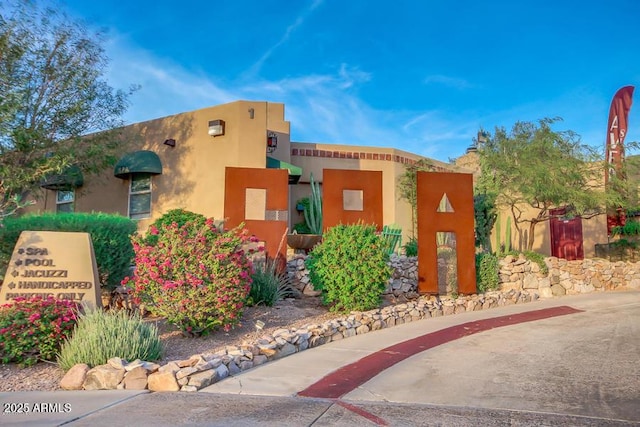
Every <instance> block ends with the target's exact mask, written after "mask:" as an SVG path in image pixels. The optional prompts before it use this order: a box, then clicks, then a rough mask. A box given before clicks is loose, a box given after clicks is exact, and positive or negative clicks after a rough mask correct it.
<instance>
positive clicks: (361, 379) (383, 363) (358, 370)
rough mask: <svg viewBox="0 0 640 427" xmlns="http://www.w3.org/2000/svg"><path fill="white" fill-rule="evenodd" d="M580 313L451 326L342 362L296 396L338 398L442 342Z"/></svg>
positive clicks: (568, 310)
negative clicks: (349, 361) (345, 362)
mask: <svg viewBox="0 0 640 427" xmlns="http://www.w3.org/2000/svg"><path fill="white" fill-rule="evenodd" d="M580 312H582V310H577V309H575V308H572V307H568V306H560V307H553V308H545V309H542V310H534V311H527V312H525V313H519V314H514V315H509V316H500V317H493V318H490V319H483V320H478V321H475V322H468V323H463V324H461V325H456V326H451V327H449V328H445V329H441V330H439V331H436V332H432V333H429V334H425V335H421V336H419V337H416V338H412V339H410V340H407V341H403V342H401V343H398V344H395V345H392V346H390V347H387V348H384V349H382V350H379V351H377V352H375V353H372V354H370V355H368V356H365V357H363V358H362V359H360V360H358V361H357V362H354V363H351V364H349V365H345V366H343V367H341V368H340V369H338V370H337V371H334V372H332V373H331V374H329V375H327V376H325V377H324V378H322V379H321V380H320V381H318V382H316V383H314V384H311V385H310V386H309V387H307V388H306V389H304V390H302V391H301V392H299V393H298V396H302V397H317V398H324V399H337V398H339V397H341V396H344V395H345V394H347V393H349V392H351V391H352V390H354V389H355V388H357V387H359V386H361V385H362V384H364V383H365V382H367V381H369V380H370V379H371V378H373V377H375V376H376V375H378V374H379V373H380V372H382V371H383V370H385V369H387V368H390V367H391V366H393V365H395V364H396V363H398V362H401V361H403V360H404V359H406V358H408V357H411V356H413V355H415V354H418V353H420V352H422V351H425V350H428V349H430V348H433V347H436V346H439V345H441V344H445V343H448V342H450V341H453V340H456V339H459V338H463V337H466V336H469V335H473V334H477V333H478V332H483V331H487V330H490V329H494V328H501V327H503V326H510V325H515V324H518V323H524V322H533V321H536V320H542V319H547V318H550V317H557V316H564V315H567V314H574V313H580Z"/></svg>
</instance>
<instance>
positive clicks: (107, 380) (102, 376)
mask: <svg viewBox="0 0 640 427" xmlns="http://www.w3.org/2000/svg"><path fill="white" fill-rule="evenodd" d="M124 373H125V370H124V368H120V369H118V368H114V367H113V366H112V365H110V364H105V365H100V366H96V367H95V368H93V369H89V371H88V372H87V376H86V378H85V380H84V385H83V388H84V389H85V390H113V389H116V388H117V386H118V384H120V381H122V379H123V378H124Z"/></svg>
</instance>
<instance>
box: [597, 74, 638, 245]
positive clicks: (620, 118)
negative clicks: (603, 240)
mask: <svg viewBox="0 0 640 427" xmlns="http://www.w3.org/2000/svg"><path fill="white" fill-rule="evenodd" d="M633 89H634V87H633V86H625V87H623V88H621V89H620V90H618V91H617V92H616V94H615V95H614V96H613V101H611V108H610V109H609V122H608V124H607V142H606V146H605V155H606V157H605V160H606V162H607V167H606V168H605V172H604V184H605V187H606V186H607V184H608V183H609V180H610V178H611V177H613V176H615V175H616V174H618V173H619V172H620V170H621V169H622V162H623V161H624V138H625V136H626V135H627V119H628V117H629V110H631V103H632V97H633ZM616 225H624V214H623V213H622V214H621V213H619V212H616V211H613V212H608V213H607V233H608V234H611V228H612V227H614V226H616Z"/></svg>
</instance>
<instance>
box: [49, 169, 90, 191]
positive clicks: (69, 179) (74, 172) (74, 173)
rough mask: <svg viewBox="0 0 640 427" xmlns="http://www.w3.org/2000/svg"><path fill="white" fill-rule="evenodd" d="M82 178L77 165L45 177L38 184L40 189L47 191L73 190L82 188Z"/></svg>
mask: <svg viewBox="0 0 640 427" xmlns="http://www.w3.org/2000/svg"><path fill="white" fill-rule="evenodd" d="M83 184H84V176H83V175H82V170H81V169H80V167H79V166H77V165H72V166H69V167H67V168H66V169H65V170H64V171H62V172H61V173H59V174H53V175H49V176H47V177H45V178H44V179H43V180H42V182H41V183H40V187H42V188H46V189H47V190H73V189H74V188H79V187H82V185H83Z"/></svg>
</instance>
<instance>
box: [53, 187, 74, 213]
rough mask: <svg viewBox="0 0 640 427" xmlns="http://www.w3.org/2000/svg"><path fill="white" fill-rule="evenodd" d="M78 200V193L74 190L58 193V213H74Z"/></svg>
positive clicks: (59, 191)
mask: <svg viewBox="0 0 640 427" xmlns="http://www.w3.org/2000/svg"><path fill="white" fill-rule="evenodd" d="M75 200H76V193H75V191H73V190H70V191H67V190H58V191H56V212H73V202H74V201H75Z"/></svg>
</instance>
